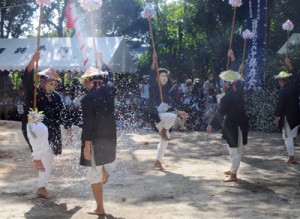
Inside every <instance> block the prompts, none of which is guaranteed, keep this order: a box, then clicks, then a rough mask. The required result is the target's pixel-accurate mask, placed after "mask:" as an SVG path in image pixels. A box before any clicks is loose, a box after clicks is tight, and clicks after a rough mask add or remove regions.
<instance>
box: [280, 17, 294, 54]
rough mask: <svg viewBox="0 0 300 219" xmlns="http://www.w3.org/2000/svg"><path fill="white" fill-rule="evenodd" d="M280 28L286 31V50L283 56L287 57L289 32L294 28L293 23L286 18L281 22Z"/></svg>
mask: <svg viewBox="0 0 300 219" xmlns="http://www.w3.org/2000/svg"><path fill="white" fill-rule="evenodd" d="M282 29H283V30H286V31H287V40H286V52H285V57H286V58H288V57H289V38H290V32H291V31H292V30H293V29H294V24H293V23H292V21H290V20H287V21H286V22H284V23H283V24H282Z"/></svg>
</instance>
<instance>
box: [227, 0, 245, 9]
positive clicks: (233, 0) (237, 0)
mask: <svg viewBox="0 0 300 219" xmlns="http://www.w3.org/2000/svg"><path fill="white" fill-rule="evenodd" d="M229 4H231V5H232V7H234V8H236V7H241V6H242V4H243V3H242V0H229Z"/></svg>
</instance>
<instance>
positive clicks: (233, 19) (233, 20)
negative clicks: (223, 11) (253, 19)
mask: <svg viewBox="0 0 300 219" xmlns="http://www.w3.org/2000/svg"><path fill="white" fill-rule="evenodd" d="M235 16H236V7H234V9H233V17H232V24H231V33H230V42H229V49H231V48H232V38H233V32H234V22H235ZM229 65H230V57H228V59H227V67H226V69H227V70H228V69H229Z"/></svg>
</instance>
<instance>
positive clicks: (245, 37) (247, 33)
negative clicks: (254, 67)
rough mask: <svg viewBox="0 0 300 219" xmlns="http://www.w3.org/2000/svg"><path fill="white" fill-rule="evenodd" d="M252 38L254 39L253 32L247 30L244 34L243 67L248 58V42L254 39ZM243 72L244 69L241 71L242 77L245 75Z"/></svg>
mask: <svg viewBox="0 0 300 219" xmlns="http://www.w3.org/2000/svg"><path fill="white" fill-rule="evenodd" d="M252 37H253V34H252V32H251V31H250V30H248V29H246V30H245V31H244V32H243V38H244V49H243V59H242V65H244V64H245V56H246V46H247V40H249V39H252ZM243 70H244V69H241V72H240V74H241V75H243Z"/></svg>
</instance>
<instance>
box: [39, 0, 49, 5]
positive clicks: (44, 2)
mask: <svg viewBox="0 0 300 219" xmlns="http://www.w3.org/2000/svg"><path fill="white" fill-rule="evenodd" d="M52 2H53V0H36V3H37V4H40V5H49V4H51V3H52Z"/></svg>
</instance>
